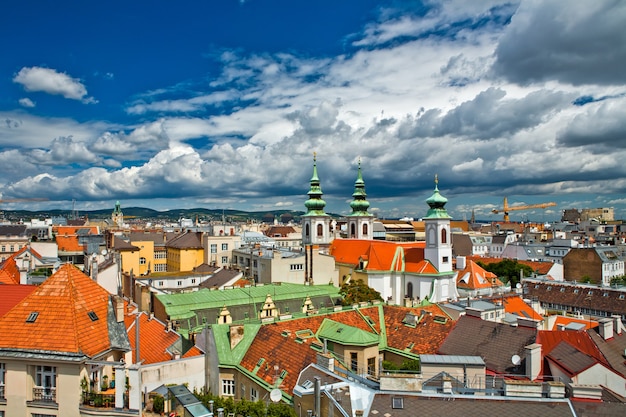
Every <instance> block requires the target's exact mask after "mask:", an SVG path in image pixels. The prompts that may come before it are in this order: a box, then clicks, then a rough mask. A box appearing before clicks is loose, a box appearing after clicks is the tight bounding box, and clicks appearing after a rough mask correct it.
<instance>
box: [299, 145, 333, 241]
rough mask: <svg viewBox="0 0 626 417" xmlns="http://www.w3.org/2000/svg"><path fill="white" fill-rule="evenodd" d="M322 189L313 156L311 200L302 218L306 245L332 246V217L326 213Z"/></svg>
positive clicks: (303, 237)
mask: <svg viewBox="0 0 626 417" xmlns="http://www.w3.org/2000/svg"><path fill="white" fill-rule="evenodd" d="M322 195H323V193H322V187H321V186H320V179H319V177H318V176H317V158H316V155H315V154H313V176H312V177H311V188H310V189H309V192H308V196H309V199H308V200H307V201H305V203H304V206H305V207H306V209H307V211H306V213H305V214H304V215H303V216H302V243H303V244H304V245H305V246H306V245H328V244H330V216H329V215H328V214H326V213H325V212H324V207H326V202H325V201H324V200H322Z"/></svg>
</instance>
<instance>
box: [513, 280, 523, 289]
mask: <svg viewBox="0 0 626 417" xmlns="http://www.w3.org/2000/svg"><path fill="white" fill-rule="evenodd" d="M515 288H517V289H518V290H519V289H520V288H522V284H520V283H519V282H518V283H517V284H515Z"/></svg>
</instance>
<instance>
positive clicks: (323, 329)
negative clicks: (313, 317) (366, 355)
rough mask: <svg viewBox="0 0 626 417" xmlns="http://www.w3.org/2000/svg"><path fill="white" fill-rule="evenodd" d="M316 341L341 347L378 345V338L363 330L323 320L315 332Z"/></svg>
mask: <svg viewBox="0 0 626 417" xmlns="http://www.w3.org/2000/svg"><path fill="white" fill-rule="evenodd" d="M317 337H318V339H327V340H330V341H332V342H337V343H340V344H343V345H356V346H370V345H376V344H378V338H379V336H378V335H377V334H374V333H370V332H366V331H365V330H361V329H358V328H356V327H352V326H349V325H347V324H343V323H338V322H336V321H334V320H331V319H324V321H322V324H321V326H320V328H319V330H318V331H317Z"/></svg>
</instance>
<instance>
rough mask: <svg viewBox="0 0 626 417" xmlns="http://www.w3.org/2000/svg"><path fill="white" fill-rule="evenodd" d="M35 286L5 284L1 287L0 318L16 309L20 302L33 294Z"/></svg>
mask: <svg viewBox="0 0 626 417" xmlns="http://www.w3.org/2000/svg"><path fill="white" fill-rule="evenodd" d="M35 288H37V287H36V286H35V285H19V284H4V285H0V294H2V296H0V317H2V316H4V315H5V314H6V313H7V312H8V311H9V310H11V309H12V308H13V307H15V306H16V305H17V304H18V303H19V302H20V301H22V300H23V299H24V298H26V297H27V296H28V295H29V294H30V293H32V292H33V291H34V290H35Z"/></svg>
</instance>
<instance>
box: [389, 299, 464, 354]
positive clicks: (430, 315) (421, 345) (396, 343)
mask: <svg viewBox="0 0 626 417" xmlns="http://www.w3.org/2000/svg"><path fill="white" fill-rule="evenodd" d="M383 311H384V314H385V329H386V333H387V346H389V347H392V348H394V349H398V350H404V351H408V352H411V353H414V354H417V355H419V354H435V353H437V351H438V350H439V347H440V346H441V344H442V343H443V341H444V340H445V338H446V337H447V336H448V333H450V331H452V328H453V327H454V322H453V321H452V319H450V317H449V316H448V315H447V314H446V313H445V312H444V311H443V310H442V309H441V308H440V307H439V306H438V305H435V304H433V305H429V306H425V307H416V308H410V307H398V306H387V305H386V306H384V307H383ZM422 311H423V312H424V314H422ZM407 313H412V314H414V315H415V316H416V317H420V316H422V318H421V319H420V320H419V322H418V323H417V324H416V325H415V326H414V327H413V326H407V325H406V324H404V323H403V320H404V319H405V317H406V315H407ZM444 321H445V322H444Z"/></svg>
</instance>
